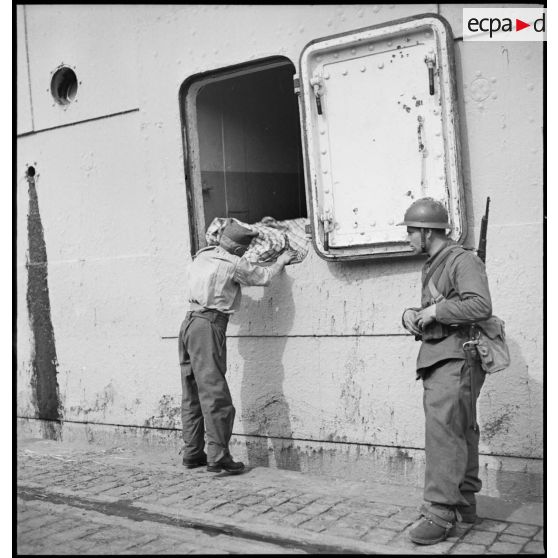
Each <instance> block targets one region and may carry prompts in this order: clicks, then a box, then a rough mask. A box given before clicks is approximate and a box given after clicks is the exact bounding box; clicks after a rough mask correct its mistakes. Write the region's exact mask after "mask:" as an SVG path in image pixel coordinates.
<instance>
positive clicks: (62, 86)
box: [50, 66, 78, 105]
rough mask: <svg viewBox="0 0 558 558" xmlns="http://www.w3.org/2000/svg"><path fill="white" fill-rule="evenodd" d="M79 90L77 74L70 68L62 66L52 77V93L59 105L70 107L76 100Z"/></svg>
mask: <svg viewBox="0 0 558 558" xmlns="http://www.w3.org/2000/svg"><path fill="white" fill-rule="evenodd" d="M77 90H78V80H77V76H76V73H75V72H74V70H72V68H69V67H68V66H61V67H60V68H58V69H57V70H56V71H55V72H54V74H53V75H52V79H51V81H50V93H51V94H52V98H53V99H54V100H55V101H56V102H57V103H58V104H59V105H69V104H70V103H71V102H72V101H73V100H74V99H75V98H76V94H77Z"/></svg>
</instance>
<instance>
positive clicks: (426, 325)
mask: <svg viewBox="0 0 558 558" xmlns="http://www.w3.org/2000/svg"><path fill="white" fill-rule="evenodd" d="M399 224H400V225H406V226H407V234H408V240H409V243H410V245H411V248H412V249H413V251H414V253H416V254H427V255H428V259H427V261H426V263H425V264H424V267H423V270H422V297H421V298H422V300H421V308H407V309H406V310H405V311H404V312H403V316H402V322H403V325H404V327H405V328H406V329H407V330H408V331H409V332H410V333H412V334H413V335H415V339H417V340H419V339H420V340H421V341H422V343H421V347H420V351H419V354H418V358H417V379H419V378H420V379H422V381H423V387H424V395H423V406H424V414H425V419H426V420H425V455H426V467H425V480H424V500H425V503H424V505H423V506H422V508H421V520H420V522H419V523H418V524H417V525H416V526H415V527H414V528H413V529H411V531H410V533H409V536H410V538H411V540H412V541H413V542H415V543H417V544H434V543H437V542H440V541H443V540H445V539H446V538H447V537H448V534H449V532H450V530H451V528H452V527H453V525H455V523H456V521H457V520H459V519H461V520H462V521H466V522H470V523H474V522H475V520H476V502H475V494H476V493H477V492H479V491H480V489H481V481H480V479H479V476H478V473H479V454H478V446H479V429H478V425H477V421H476V402H477V398H478V396H479V393H480V390H481V387H482V385H483V382H484V376H485V374H484V372H483V370H482V368H481V365H480V360H479V357H478V354H477V352H476V348H475V345H474V343H468V341H470V339H471V337H470V336H471V331H472V329H471V324H474V323H476V322H479V321H482V320H486V319H488V318H490V316H491V315H492V303H491V299H490V292H489V289H488V280H487V277H486V272H485V267H484V263H483V262H482V260H481V259H480V258H478V257H477V256H476V255H475V254H474V253H473V252H471V251H468V250H465V249H464V248H462V247H460V246H458V245H456V244H455V243H454V242H453V241H452V240H450V239H449V238H448V237H447V236H446V232H445V231H446V229H451V225H450V224H449V222H448V213H447V211H446V209H445V207H444V206H443V205H442V204H441V203H440V202H438V201H436V200H434V199H432V198H422V199H419V200H417V201H415V202H414V203H413V204H412V205H411V206H410V207H409V209H408V210H407V212H406V213H405V218H404V221H403V222H402V223H399Z"/></svg>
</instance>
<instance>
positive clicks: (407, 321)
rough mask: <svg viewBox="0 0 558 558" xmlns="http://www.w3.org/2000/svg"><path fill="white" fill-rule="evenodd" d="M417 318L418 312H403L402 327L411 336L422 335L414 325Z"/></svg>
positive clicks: (409, 309)
mask: <svg viewBox="0 0 558 558" xmlns="http://www.w3.org/2000/svg"><path fill="white" fill-rule="evenodd" d="M417 316H418V312H417V311H416V310H413V309H412V308H407V310H405V312H403V325H404V326H405V329H406V330H407V331H409V332H411V333H412V334H413V335H420V334H421V333H422V332H421V331H420V329H419V328H418V326H417V325H416V323H417Z"/></svg>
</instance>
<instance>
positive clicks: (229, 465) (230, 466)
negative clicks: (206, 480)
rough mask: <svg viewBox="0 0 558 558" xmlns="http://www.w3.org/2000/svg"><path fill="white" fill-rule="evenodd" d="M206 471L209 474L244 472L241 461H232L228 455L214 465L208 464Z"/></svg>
mask: <svg viewBox="0 0 558 558" xmlns="http://www.w3.org/2000/svg"><path fill="white" fill-rule="evenodd" d="M207 470H208V471H209V472H210V473H220V472H221V471H223V470H224V471H227V472H228V473H233V474H238V473H242V472H243V471H244V463H242V462H241V461H233V458H232V457H231V456H230V455H225V457H222V458H221V459H219V461H217V462H215V463H209V464H208V465H207Z"/></svg>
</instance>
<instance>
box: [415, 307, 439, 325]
mask: <svg viewBox="0 0 558 558" xmlns="http://www.w3.org/2000/svg"><path fill="white" fill-rule="evenodd" d="M435 321H436V305H435V304H433V305H432V306H427V307H426V308H423V309H422V310H421V311H420V312H419V313H418V314H417V326H418V327H419V328H420V329H421V330H424V328H425V327H426V326H427V325H429V324H431V323H432V322H435Z"/></svg>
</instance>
